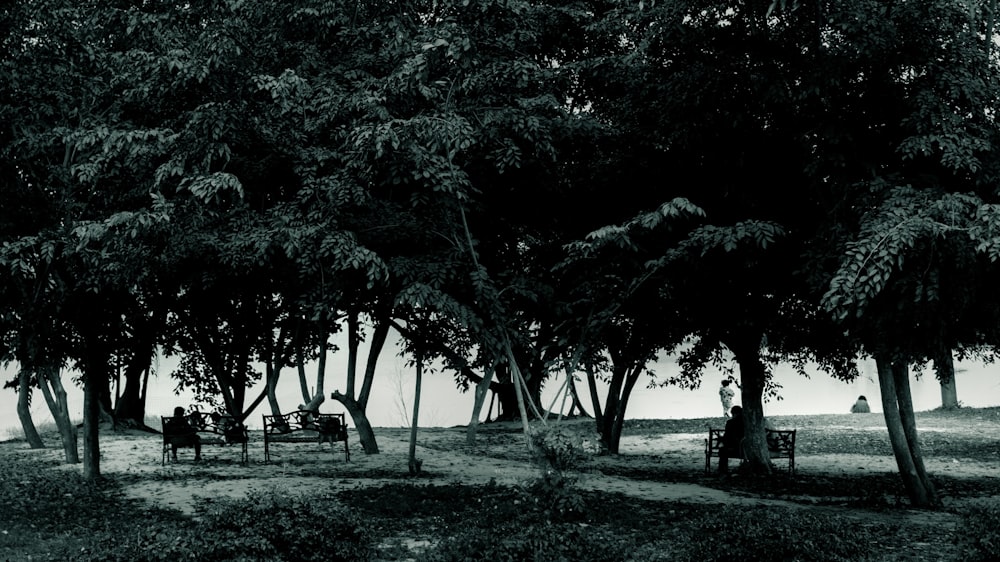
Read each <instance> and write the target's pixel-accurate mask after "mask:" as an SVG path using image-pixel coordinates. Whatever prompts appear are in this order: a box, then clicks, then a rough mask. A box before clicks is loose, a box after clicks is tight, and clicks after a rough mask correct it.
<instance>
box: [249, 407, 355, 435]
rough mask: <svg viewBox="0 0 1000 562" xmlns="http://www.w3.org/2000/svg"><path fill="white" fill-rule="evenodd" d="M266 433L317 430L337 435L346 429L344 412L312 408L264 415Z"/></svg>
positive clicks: (321, 432)
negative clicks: (315, 410) (316, 410)
mask: <svg viewBox="0 0 1000 562" xmlns="http://www.w3.org/2000/svg"><path fill="white" fill-rule="evenodd" d="M263 418H264V433H266V434H270V435H273V434H282V433H292V432H296V431H315V432H317V433H320V434H321V435H337V434H340V433H342V432H343V431H344V429H345V423H344V414H319V413H316V412H313V411H311V410H296V411H294V412H289V413H287V414H278V415H276V416H275V415H270V416H269V415H266V414H265V415H264V416H263Z"/></svg>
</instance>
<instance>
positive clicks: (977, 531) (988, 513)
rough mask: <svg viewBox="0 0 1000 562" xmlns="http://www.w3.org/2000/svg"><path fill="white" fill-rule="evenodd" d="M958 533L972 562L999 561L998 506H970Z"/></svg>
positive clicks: (999, 515) (999, 507)
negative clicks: (977, 561) (973, 561)
mask: <svg viewBox="0 0 1000 562" xmlns="http://www.w3.org/2000/svg"><path fill="white" fill-rule="evenodd" d="M958 533H959V534H958V539H959V542H960V543H962V544H963V545H964V546H965V548H966V549H967V550H968V554H969V555H970V556H971V557H972V560H1000V506H997V505H992V504H989V505H987V504H982V505H974V506H971V507H970V508H969V510H968V512H966V513H965V514H964V516H963V524H962V525H961V526H960V527H959V529H958Z"/></svg>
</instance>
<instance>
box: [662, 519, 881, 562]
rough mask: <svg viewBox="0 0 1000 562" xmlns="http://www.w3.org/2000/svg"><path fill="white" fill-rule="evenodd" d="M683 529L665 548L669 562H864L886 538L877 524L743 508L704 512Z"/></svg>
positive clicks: (879, 524)
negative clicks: (723, 561) (671, 561)
mask: <svg viewBox="0 0 1000 562" xmlns="http://www.w3.org/2000/svg"><path fill="white" fill-rule="evenodd" d="M686 526H687V529H686V530H685V532H683V533H681V534H680V535H679V538H678V540H676V541H674V542H673V544H671V545H669V546H670V547H671V550H673V553H674V555H673V556H672V560H678V561H686V560H691V561H696V560H697V561H706V562H707V561H713V560H730V559H733V560H735V559H743V560H759V561H762V562H767V561H772V560H773V561H776V562H777V561H785V560H797V561H802V562H828V561H829V562H834V561H848V560H849V561H854V560H867V559H869V558H870V557H871V556H872V555H873V554H876V553H873V552H872V548H871V545H872V544H878V542H879V541H878V537H879V536H884V535H885V534H887V533H888V532H889V531H888V528H887V526H886V525H885V524H882V523H872V524H868V525H859V524H858V522H857V520H855V519H850V518H845V517H836V516H832V515H824V514H817V513H815V512H813V511H810V510H804V509H802V510H795V511H790V510H787V509H760V508H756V509H755V508H753V507H748V506H726V507H722V508H719V509H718V510H717V511H709V512H706V513H704V514H702V515H701V516H700V517H696V518H694V519H691V520H689V521H687V523H686ZM879 530H880V531H881V532H877V531H879Z"/></svg>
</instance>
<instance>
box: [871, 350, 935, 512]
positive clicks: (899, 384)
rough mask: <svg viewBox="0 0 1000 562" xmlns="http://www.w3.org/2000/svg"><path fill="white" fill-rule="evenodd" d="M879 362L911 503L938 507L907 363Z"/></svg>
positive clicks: (889, 420) (888, 418)
mask: <svg viewBox="0 0 1000 562" xmlns="http://www.w3.org/2000/svg"><path fill="white" fill-rule="evenodd" d="M875 365H876V367H877V369H878V381H879V386H880V387H881V392H882V412H883V415H884V416H885V424H886V428H887V429H888V431H889V443H890V444H891V445H892V452H893V454H894V455H895V457H896V466H897V467H899V475H900V477H901V478H902V480H903V487H904V488H905V489H906V493H907V495H908V496H909V497H910V503H912V504H913V505H914V506H915V507H931V506H936V505H938V504H939V503H940V502H939V500H938V497H937V492H936V491H935V490H934V485H933V483H932V482H931V480H930V478H929V477H928V475H927V471H926V470H925V469H924V463H923V457H922V455H921V451H920V440H919V438H918V435H917V427H916V423H915V417H914V414H913V402H912V400H911V398H910V383H909V370H908V369H907V366H906V363H904V362H899V361H891V360H890V359H889V358H888V357H885V356H879V357H876V358H875Z"/></svg>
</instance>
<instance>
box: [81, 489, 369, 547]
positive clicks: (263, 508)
mask: <svg viewBox="0 0 1000 562" xmlns="http://www.w3.org/2000/svg"><path fill="white" fill-rule="evenodd" d="M137 527H140V528H142V529H143V530H141V531H136V532H134V534H127V533H125V534H123V533H121V532H120V531H119V532H114V531H110V532H108V533H105V534H104V535H103V536H100V537H98V538H97V539H95V540H94V541H93V543H92V544H91V546H90V548H87V549H86V550H85V551H84V552H83V554H81V555H80V556H79V557H77V558H76V559H77V560H80V561H81V562H82V561H94V562H96V561H98V560H100V561H107V562H126V561H130V562H131V561H136V562H152V561H157V560H172V561H176V560H193V561H202V560H204V561H206V562H207V561H229V562H249V561H259V562H283V561H286V560H287V561H292V560H294V561H297V562H312V561H319V560H324V561H334V562H336V561H344V562H354V561H365V560H371V559H372V557H373V553H374V545H373V540H372V539H371V537H370V536H369V534H368V533H367V531H365V527H364V526H363V525H362V523H361V521H360V520H358V519H357V517H355V516H353V515H352V514H351V513H350V512H348V511H347V510H346V508H344V507H342V506H340V505H338V504H337V503H336V500H335V499H334V498H333V497H329V496H318V497H311V496H310V497H306V496H294V495H288V494H284V493H281V492H279V491H274V492H271V493H259V492H255V493H251V494H249V495H248V496H247V497H246V498H245V499H240V500H222V501H217V502H215V503H213V504H212V505H211V507H209V508H207V509H206V510H205V511H204V512H203V513H201V519H200V520H196V521H176V522H172V523H167V524H164V525H148V526H147V525H141V526H137Z"/></svg>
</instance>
